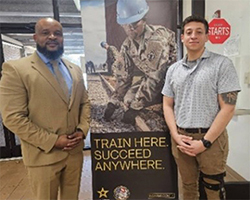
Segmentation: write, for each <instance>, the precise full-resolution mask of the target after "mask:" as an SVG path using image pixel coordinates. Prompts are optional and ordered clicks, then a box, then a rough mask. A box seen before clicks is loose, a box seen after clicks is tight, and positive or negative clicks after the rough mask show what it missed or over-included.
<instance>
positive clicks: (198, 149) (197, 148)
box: [177, 140, 206, 156]
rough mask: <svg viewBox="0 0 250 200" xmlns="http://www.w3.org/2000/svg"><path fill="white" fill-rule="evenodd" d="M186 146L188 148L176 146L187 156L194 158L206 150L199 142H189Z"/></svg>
mask: <svg viewBox="0 0 250 200" xmlns="http://www.w3.org/2000/svg"><path fill="white" fill-rule="evenodd" d="M185 141H186V140H184V142H185ZM188 144H189V145H188V146H183V145H178V146H177V148H178V149H179V150H180V151H181V152H182V153H185V154H187V155H189V156H196V155H198V154H199V153H202V152H203V151H205V150H206V148H205V147H204V145H203V143H202V141H201V140H191V141H188Z"/></svg>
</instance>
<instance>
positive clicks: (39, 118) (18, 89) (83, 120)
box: [0, 53, 90, 166]
mask: <svg viewBox="0 0 250 200" xmlns="http://www.w3.org/2000/svg"><path fill="white" fill-rule="evenodd" d="M63 62H64V64H65V65H66V66H67V68H68V70H69V72H70V74H71V77H72V80H73V85H72V94H71V98H70V102H69V103H68V102H67V98H66V96H65V94H64V93H63V90H62V89H61V87H60V85H59V83H58V82H57V80H56V78H55V77H54V76H53V74H52V73H51V72H50V70H49V69H48V67H47V66H46V65H45V64H44V63H43V61H42V60H41V59H40V57H39V56H38V55H37V53H34V54H33V55H31V56H28V57H25V58H21V59H19V60H16V61H9V62H6V63H4V64H3V71H2V78H1V81H0V111H1V114H2V118H3V123H4V125H5V126H6V127H7V128H8V129H9V130H11V131H12V132H13V133H15V134H17V135H18V137H19V138H20V140H21V147H22V155H23V159H24V163H25V165H27V166H42V165H48V164H53V163H56V162H58V161H60V160H63V159H64V158H66V157H67V155H68V153H70V154H74V153H77V152H79V151H82V148H83V142H82V143H81V145H79V146H78V147H76V148H75V149H73V150H71V151H62V150H60V149H56V148H54V144H55V142H56V140H57V138H58V135H61V134H71V133H73V132H74V131H75V130H76V128H80V129H82V130H83V132H84V134H85V136H86V135H87V132H88V129H89V122H90V103H89V100H88V94H87V91H86V89H85V87H84V82H83V76H82V71H81V69H80V68H79V67H78V66H76V65H74V64H72V63H70V62H68V61H66V60H64V59H63Z"/></svg>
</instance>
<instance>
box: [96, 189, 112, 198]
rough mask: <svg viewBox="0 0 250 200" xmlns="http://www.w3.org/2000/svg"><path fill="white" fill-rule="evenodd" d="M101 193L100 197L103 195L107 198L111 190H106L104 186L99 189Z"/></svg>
mask: <svg viewBox="0 0 250 200" xmlns="http://www.w3.org/2000/svg"><path fill="white" fill-rule="evenodd" d="M97 192H98V193H99V198H101V197H105V198H108V197H107V193H108V192H109V191H108V190H104V188H103V187H102V189H101V190H100V191H97Z"/></svg>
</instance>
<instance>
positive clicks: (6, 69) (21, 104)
mask: <svg viewBox="0 0 250 200" xmlns="http://www.w3.org/2000/svg"><path fill="white" fill-rule="evenodd" d="M0 102H1V103H0V111H1V115H2V118H3V123H4V125H5V126H6V127H7V128H8V129H9V130H10V131H12V132H13V133H15V134H17V135H18V137H19V138H20V139H21V140H22V141H25V142H27V143H29V144H31V145H33V146H35V147H37V148H39V149H41V150H43V151H45V153H48V152H49V151H50V150H51V149H52V148H53V146H54V144H55V142H56V140H57V138H58V136H57V135H56V134H54V133H51V132H49V131H47V130H45V129H43V128H40V127H38V126H37V125H36V124H34V123H33V122H32V121H31V120H30V119H29V117H28V116H29V110H28V94H27V89H26V87H25V84H24V82H23V80H22V77H21V76H20V74H19V72H18V70H17V67H16V66H15V65H14V64H13V63H12V64H11V63H4V64H3V70H2V78H1V81H0Z"/></svg>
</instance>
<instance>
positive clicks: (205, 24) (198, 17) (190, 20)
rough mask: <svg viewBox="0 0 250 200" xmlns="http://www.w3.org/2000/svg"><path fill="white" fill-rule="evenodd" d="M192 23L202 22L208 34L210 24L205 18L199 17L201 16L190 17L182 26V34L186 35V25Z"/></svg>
mask: <svg viewBox="0 0 250 200" xmlns="http://www.w3.org/2000/svg"><path fill="white" fill-rule="evenodd" d="M190 22H200V23H202V24H204V27H205V31H206V34H207V33H208V22H207V20H206V19H204V18H203V17H201V16H199V15H191V16H189V17H187V18H186V19H185V20H184V21H183V22H182V25H181V33H182V34H183V33H184V27H185V26H186V24H188V23H190Z"/></svg>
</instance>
